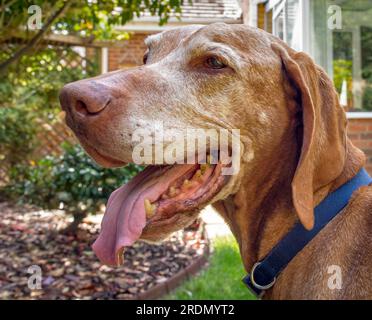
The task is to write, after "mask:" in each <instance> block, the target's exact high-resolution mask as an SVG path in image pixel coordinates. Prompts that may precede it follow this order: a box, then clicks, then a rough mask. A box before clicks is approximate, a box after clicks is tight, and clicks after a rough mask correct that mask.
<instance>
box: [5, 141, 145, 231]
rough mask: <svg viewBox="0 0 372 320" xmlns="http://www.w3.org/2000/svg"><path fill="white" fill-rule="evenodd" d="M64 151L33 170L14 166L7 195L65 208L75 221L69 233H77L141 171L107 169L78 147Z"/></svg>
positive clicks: (44, 206)
mask: <svg viewBox="0 0 372 320" xmlns="http://www.w3.org/2000/svg"><path fill="white" fill-rule="evenodd" d="M63 149H64V153H63V154H62V155H61V156H59V157H53V156H47V157H45V158H43V159H41V160H39V161H37V162H36V163H33V164H32V165H31V166H25V165H18V166H15V167H14V168H13V169H12V170H11V172H10V176H11V184H10V185H9V186H8V187H7V190H6V191H7V194H8V195H11V196H12V197H13V198H14V197H16V198H18V201H20V202H27V203H33V204H36V205H38V206H41V207H42V208H47V209H57V208H61V207H63V209H64V210H65V211H66V213H69V214H72V215H73V217H74V222H73V223H72V224H71V226H69V227H68V228H67V231H76V228H77V226H78V224H79V223H80V222H81V220H82V219H83V218H84V217H85V216H86V215H87V214H95V213H96V212H98V211H100V207H101V206H102V205H103V204H105V203H106V201H107V199H108V197H109V195H110V193H111V192H112V191H113V190H114V189H116V188H117V187H119V186H121V185H123V184H125V183H127V182H128V181H129V179H130V178H132V177H133V176H134V175H135V174H136V173H138V172H139V171H140V170H141V167H140V166H137V165H134V164H130V165H128V166H127V167H124V168H117V169H104V168H101V167H99V166H98V165H97V164H96V163H95V162H94V161H93V160H92V159H91V158H90V157H89V156H88V155H87V154H86V153H85V152H84V151H83V149H82V148H81V147H80V146H79V145H74V146H71V145H68V144H65V145H63Z"/></svg>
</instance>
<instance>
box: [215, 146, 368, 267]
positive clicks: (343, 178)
mask: <svg viewBox="0 0 372 320" xmlns="http://www.w3.org/2000/svg"><path fill="white" fill-rule="evenodd" d="M292 150H293V149H292ZM285 153H286V152H285V151H284V152H283V157H280V156H278V157H277V159H281V160H278V161H277V162H276V163H275V164H274V165H273V164H271V165H270V164H269V163H267V164H262V163H261V168H266V170H265V172H267V174H265V173H263V172H262V169H261V171H260V170H259V169H258V168H257V170H253V171H252V172H257V176H256V177H253V178H252V177H250V179H249V180H247V181H242V185H241V187H240V189H239V191H238V192H237V193H236V194H235V195H233V196H230V197H228V198H227V199H226V200H224V201H220V202H218V203H216V204H215V205H214V206H215V208H216V209H217V210H218V211H219V212H220V214H221V215H222V216H223V217H224V219H225V221H226V223H227V224H228V225H229V226H230V229H231V231H232V232H233V234H234V236H235V238H236V239H237V241H238V243H239V247H240V252H241V256H242V260H243V263H244V266H245V269H246V270H247V272H249V271H250V269H251V268H252V266H253V264H254V263H255V262H256V261H258V260H260V259H262V258H263V257H264V256H265V255H266V254H267V253H268V252H269V251H270V250H271V249H272V248H273V247H274V246H275V245H276V244H277V243H278V242H279V241H280V239H281V238H282V237H283V236H284V235H285V234H286V233H287V232H288V231H289V230H290V229H291V228H292V227H293V225H294V224H295V223H296V222H297V221H298V218H297V215H296V212H295V210H294V207H293V203H292V190H291V180H292V177H293V175H294V172H295V168H296V163H297V158H296V157H293V159H289V158H288V157H286V156H284V154H285ZM288 154H290V153H287V155H288ZM364 162H365V156H364V154H363V153H362V152H361V151H360V150H359V149H356V148H355V147H354V146H353V145H352V144H351V143H350V142H349V141H348V143H347V153H346V159H345V166H344V169H343V171H342V173H341V174H340V175H339V177H338V178H337V179H336V180H334V181H333V182H332V183H331V184H329V185H327V186H324V187H322V188H321V189H320V190H317V191H316V192H315V193H314V199H315V205H317V204H318V203H319V202H321V201H322V200H323V199H324V198H325V197H326V196H327V195H328V194H329V193H331V192H332V191H334V190H336V189H337V188H338V187H339V186H341V185H343V184H344V183H345V182H347V181H348V180H350V179H351V178H352V177H353V176H355V174H356V173H357V172H358V171H359V170H360V168H361V167H363V165H364ZM267 168H270V170H267ZM253 181H255V183H252V182H253Z"/></svg>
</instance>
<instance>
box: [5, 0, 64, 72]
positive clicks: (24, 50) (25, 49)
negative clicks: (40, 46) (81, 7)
mask: <svg viewBox="0 0 372 320" xmlns="http://www.w3.org/2000/svg"><path fill="white" fill-rule="evenodd" d="M70 4H71V1H69V2H67V1H66V2H65V3H64V4H63V6H62V7H61V8H60V9H58V10H57V11H56V12H55V13H54V14H53V15H52V16H51V17H50V18H49V19H48V20H47V22H46V23H45V25H44V26H43V27H42V28H41V29H40V31H39V32H38V33H37V34H36V35H35V36H34V37H33V38H32V39H31V40H30V42H29V43H28V44H26V45H25V46H24V47H23V48H21V49H20V50H18V51H17V52H16V53H15V54H14V55H13V56H11V57H10V58H9V59H8V60H6V61H5V62H3V63H2V64H0V74H2V73H4V72H5V71H6V70H7V68H8V66H9V65H10V64H12V63H14V62H16V61H17V60H18V59H19V58H20V57H21V56H22V55H24V54H26V53H27V52H28V51H29V50H30V49H31V48H32V47H33V46H34V45H35V44H36V43H37V42H38V41H39V40H40V39H41V38H42V37H43V36H44V34H45V33H46V32H47V31H48V29H49V27H50V26H51V25H52V23H53V22H54V21H55V20H56V19H57V18H58V17H59V16H60V15H62V13H63V12H64V11H65V10H66V9H67V8H68V7H69V5H70Z"/></svg>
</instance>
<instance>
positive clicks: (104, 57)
mask: <svg viewBox="0 0 372 320" xmlns="http://www.w3.org/2000/svg"><path fill="white" fill-rule="evenodd" d="M108 64H109V57H108V48H107V47H103V48H102V49H101V73H106V72H108Z"/></svg>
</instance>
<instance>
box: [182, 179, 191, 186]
mask: <svg viewBox="0 0 372 320" xmlns="http://www.w3.org/2000/svg"><path fill="white" fill-rule="evenodd" d="M190 185H191V182H190V180H188V179H185V180H184V181H183V183H182V186H183V187H186V188H187V187H189V186H190Z"/></svg>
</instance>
